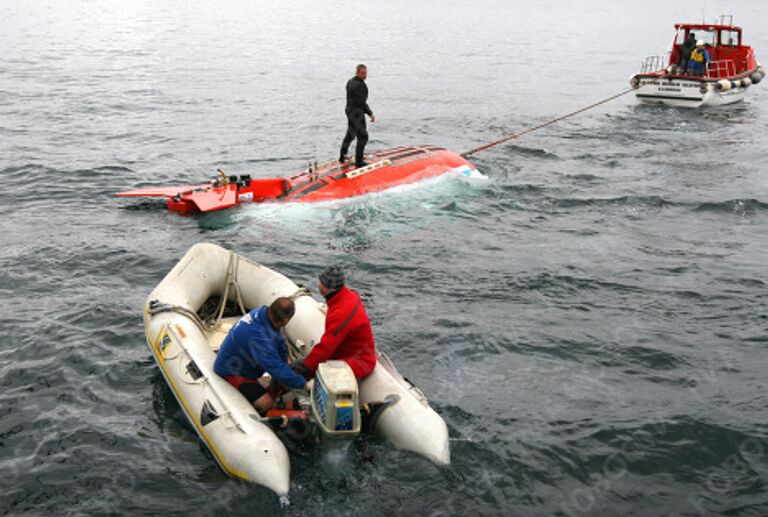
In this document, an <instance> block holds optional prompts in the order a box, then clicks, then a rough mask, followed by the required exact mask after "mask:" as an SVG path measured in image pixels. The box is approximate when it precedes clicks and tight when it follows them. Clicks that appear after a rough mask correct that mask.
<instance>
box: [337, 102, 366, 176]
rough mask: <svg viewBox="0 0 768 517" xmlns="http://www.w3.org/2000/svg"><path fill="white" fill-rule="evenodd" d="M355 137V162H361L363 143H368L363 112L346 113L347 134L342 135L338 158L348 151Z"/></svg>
mask: <svg viewBox="0 0 768 517" xmlns="http://www.w3.org/2000/svg"><path fill="white" fill-rule="evenodd" d="M355 138H357V146H356V147H355V163H356V164H360V163H363V154H364V153H365V144H367V143H368V129H367V128H366V124H365V113H349V114H347V134H346V135H344V140H342V142H341V153H339V156H340V159H343V158H344V156H346V154H347V151H349V146H350V144H351V143H352V140H354V139H355Z"/></svg>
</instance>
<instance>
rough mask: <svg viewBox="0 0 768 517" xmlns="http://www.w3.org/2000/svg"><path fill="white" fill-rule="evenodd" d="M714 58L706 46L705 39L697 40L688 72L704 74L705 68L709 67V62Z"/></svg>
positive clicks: (697, 74) (698, 74) (689, 61)
mask: <svg viewBox="0 0 768 517" xmlns="http://www.w3.org/2000/svg"><path fill="white" fill-rule="evenodd" d="M711 59H712V58H711V57H710V55H709V52H707V49H706V48H705V47H704V41H703V40H698V41H697V42H696V48H695V49H693V51H692V52H691V59H689V60H688V72H690V74H691V75H696V76H701V75H704V70H706V68H707V63H709V61H710V60H711Z"/></svg>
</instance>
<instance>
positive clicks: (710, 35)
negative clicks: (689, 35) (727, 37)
mask: <svg viewBox="0 0 768 517" xmlns="http://www.w3.org/2000/svg"><path fill="white" fill-rule="evenodd" d="M696 40H697V41H698V40H703V41H704V44H705V45H709V46H713V47H714V46H715V44H716V43H717V31H714V30H703V29H699V30H697V31H696Z"/></svg>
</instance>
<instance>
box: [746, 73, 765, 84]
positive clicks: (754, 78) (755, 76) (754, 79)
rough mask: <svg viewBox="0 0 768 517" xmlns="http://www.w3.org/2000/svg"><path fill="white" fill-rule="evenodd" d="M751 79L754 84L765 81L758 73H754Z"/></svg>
mask: <svg viewBox="0 0 768 517" xmlns="http://www.w3.org/2000/svg"><path fill="white" fill-rule="evenodd" d="M749 78H750V79H752V84H757V83H759V82H760V81H762V80H763V76H762V75H760V74H759V73H757V72H752V74H751V75H750V76H749Z"/></svg>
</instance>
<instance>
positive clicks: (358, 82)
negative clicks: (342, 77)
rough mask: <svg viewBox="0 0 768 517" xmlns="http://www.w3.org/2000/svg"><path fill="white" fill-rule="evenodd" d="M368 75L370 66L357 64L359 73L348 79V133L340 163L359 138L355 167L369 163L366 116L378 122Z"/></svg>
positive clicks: (342, 144) (343, 142)
mask: <svg viewBox="0 0 768 517" xmlns="http://www.w3.org/2000/svg"><path fill="white" fill-rule="evenodd" d="M367 77H368V68H367V67H366V66H365V65H357V73H356V74H355V76H354V77H353V78H352V79H350V80H349V81H347V108H346V109H345V110H344V111H345V112H346V114H347V134H346V135H344V140H343V141H342V142H341V153H340V154H339V163H344V162H345V161H346V160H347V151H348V150H349V145H350V144H351V143H352V140H354V139H355V138H357V145H356V147H355V167H365V166H366V165H368V164H367V163H365V161H364V160H363V157H364V153H365V144H367V143H368V129H367V128H366V125H365V116H366V115H368V116H369V117H371V122H376V115H374V114H373V112H372V111H371V108H370V107H369V106H368V86H366V84H365V80H366V78H367Z"/></svg>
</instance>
